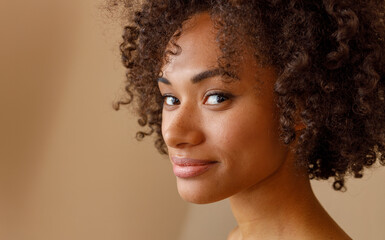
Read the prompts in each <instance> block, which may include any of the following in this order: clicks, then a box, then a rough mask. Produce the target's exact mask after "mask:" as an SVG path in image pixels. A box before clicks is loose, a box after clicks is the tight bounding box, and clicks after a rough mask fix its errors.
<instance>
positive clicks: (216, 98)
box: [204, 93, 231, 105]
mask: <svg viewBox="0 0 385 240" xmlns="http://www.w3.org/2000/svg"><path fill="white" fill-rule="evenodd" d="M230 98H231V96H230V95H229V94H225V93H211V94H210V95H208V96H207V97H206V98H205V102H204V104H208V105H216V104H220V103H222V102H224V101H227V100H229V99H230Z"/></svg>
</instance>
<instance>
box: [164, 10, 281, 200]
mask: <svg viewBox="0 0 385 240" xmlns="http://www.w3.org/2000/svg"><path fill="white" fill-rule="evenodd" d="M177 44H178V45H179V46H180V47H181V48H182V52H181V54H180V55H177V56H170V62H169V63H168V64H166V65H164V66H163V68H162V72H163V78H160V79H159V81H158V82H159V83H158V84H159V89H160V91H161V93H162V95H163V96H165V99H164V107H163V116H162V134H163V137H164V140H165V143H166V145H167V147H168V151H169V157H170V160H171V163H172V166H173V170H174V173H175V175H176V179H177V186H178V191H179V194H180V195H181V197H182V198H183V199H185V200H186V201H190V202H194V203H209V202H214V201H218V200H221V199H224V198H227V197H230V196H232V195H234V194H237V193H239V192H242V191H247V190H248V189H250V188H251V187H255V186H257V185H260V184H263V182H264V180H266V179H268V178H269V177H271V176H273V175H274V174H275V172H276V171H277V170H278V168H279V167H280V166H281V165H282V164H283V163H284V162H285V160H286V158H287V152H288V150H287V148H286V147H285V146H284V145H283V144H282V143H281V142H280V140H279V138H278V120H277V119H276V115H277V112H276V110H277V109H276V105H275V103H274V98H273V83H274V81H275V79H276V75H275V72H274V70H273V69H271V68H260V67H258V65H257V63H256V61H255V60H254V58H253V57H252V56H251V55H245V56H244V60H243V62H241V64H240V69H239V70H240V71H239V78H240V80H235V81H231V82H224V81H223V80H224V79H223V77H221V75H220V74H218V71H216V70H215V69H216V67H217V66H218V65H217V59H218V57H219V56H220V51H219V48H218V45H217V43H216V42H215V29H214V28H213V24H212V21H211V19H210V16H209V14H208V13H200V14H197V15H195V16H194V17H193V18H192V19H190V20H188V21H187V22H186V23H185V25H184V31H183V33H182V35H181V37H180V38H179V39H178V40H177ZM202 73H203V74H202ZM256 76H257V77H258V79H257V78H256Z"/></svg>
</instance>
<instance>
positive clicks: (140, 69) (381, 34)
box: [110, 0, 385, 190]
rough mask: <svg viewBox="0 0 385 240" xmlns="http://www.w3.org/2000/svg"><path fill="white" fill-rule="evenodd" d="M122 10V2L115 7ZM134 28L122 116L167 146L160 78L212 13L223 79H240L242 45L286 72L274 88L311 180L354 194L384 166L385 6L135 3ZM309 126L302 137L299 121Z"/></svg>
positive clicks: (318, 0)
mask: <svg viewBox="0 0 385 240" xmlns="http://www.w3.org/2000/svg"><path fill="white" fill-rule="evenodd" d="M110 4H116V0H115V1H113V2H110ZM125 8H126V10H127V11H128V13H129V16H131V17H132V21H131V22H130V23H129V24H128V25H126V26H125V27H124V32H123V42H122V43H121V45H120V50H121V56H122V62H123V64H124V66H125V67H126V68H127V74H126V76H127V80H126V83H125V94H124V95H123V96H122V98H121V99H120V100H118V101H117V102H115V103H114V108H115V109H116V110H118V109H119V107H120V106H121V105H126V104H130V103H131V104H133V106H134V107H135V110H136V112H137V113H138V115H139V120H138V123H139V125H140V126H142V127H147V128H148V130H144V131H139V132H138V133H137V139H138V140H141V139H143V138H144V137H145V136H148V135H152V134H153V133H156V135H157V137H156V140H155V146H156V147H157V149H158V150H159V151H160V152H161V153H163V154H167V148H166V145H165V142H164V140H163V138H162V133H161V120H162V104H163V100H162V97H161V95H160V92H159V89H158V84H157V81H156V79H157V78H158V77H159V74H161V67H162V60H164V59H165V58H166V56H167V55H168V54H174V55H175V54H178V51H179V50H180V49H178V48H177V51H176V52H175V51H170V50H166V49H167V45H168V43H169V42H171V43H172V44H173V45H174V46H176V47H178V46H177V44H176V43H175V40H176V39H177V38H178V37H179V36H180V35H181V33H182V23H183V22H184V21H186V20H188V19H189V18H191V17H192V16H193V15H194V14H196V13H199V12H203V11H207V12H209V13H210V14H211V16H212V19H213V21H214V24H215V26H216V28H217V29H218V35H217V38H216V40H217V42H218V44H219V46H220V50H221V52H222V56H221V57H220V58H219V59H218V64H219V66H220V68H221V69H222V70H224V71H223V72H224V73H227V74H231V73H232V72H233V71H236V63H237V61H236V60H237V59H239V58H240V57H241V56H240V55H241V51H239V50H240V49H239V47H240V46H241V45H242V44H244V43H246V44H248V45H249V46H250V47H252V50H253V53H254V56H255V58H256V59H257V60H258V61H259V62H260V63H261V64H262V65H269V66H273V67H274V68H275V69H276V71H277V74H278V78H277V80H276V82H275V85H274V93H275V94H276V97H277V107H278V109H279V111H280V115H279V118H280V119H279V120H280V132H281V134H280V137H281V140H282V141H283V142H284V143H285V144H287V145H290V143H292V142H293V141H294V140H295V139H296V138H297V144H296V147H295V149H294V150H295V154H296V164H297V165H299V166H304V167H306V166H307V169H308V174H309V178H310V179H328V178H329V177H334V184H333V188H334V189H335V190H345V189H346V188H345V176H347V174H349V175H353V176H354V177H356V178H360V177H362V176H363V170H364V168H366V167H369V166H371V165H373V164H374V163H375V162H376V161H377V160H378V161H379V162H380V163H381V164H382V165H385V103H384V88H385V73H384V70H385V44H384V41H385V23H384V13H385V3H384V1H380V0H362V1H354V0H340V1H337V0H314V1H306V0H290V1H284V0H258V1H257V0H250V1H246V0H151V1H149V0H147V1H142V3H140V4H139V8H137V9H135V10H134V7H133V6H132V4H131V6H129V5H126V6H125ZM297 115H299V116H300V118H301V120H302V122H303V123H304V125H305V126H306V128H304V129H303V130H301V131H299V132H298V131H297V132H296V131H295V129H294V124H295V120H296V116H297Z"/></svg>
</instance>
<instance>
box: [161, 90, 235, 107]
mask: <svg viewBox="0 0 385 240" xmlns="http://www.w3.org/2000/svg"><path fill="white" fill-rule="evenodd" d="M212 96H218V97H220V98H222V99H224V100H222V101H221V102H219V103H218V104H208V105H219V104H221V103H223V102H225V101H228V100H230V99H231V98H232V97H233V95H232V94H230V93H224V92H211V93H209V94H207V95H206V96H205V101H204V102H205V103H206V102H207V100H208V99H209V98H210V97H212ZM162 97H163V104H165V105H167V106H175V105H177V104H173V105H169V104H166V100H167V98H169V97H170V98H173V99H174V100H175V99H176V100H177V101H178V102H179V104H180V101H179V99H178V98H176V97H174V96H172V95H170V94H165V95H163V96H162Z"/></svg>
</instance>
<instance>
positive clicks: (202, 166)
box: [171, 157, 218, 178]
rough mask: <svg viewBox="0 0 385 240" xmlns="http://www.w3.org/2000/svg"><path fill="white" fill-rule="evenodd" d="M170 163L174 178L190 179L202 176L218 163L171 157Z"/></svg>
mask: <svg viewBox="0 0 385 240" xmlns="http://www.w3.org/2000/svg"><path fill="white" fill-rule="evenodd" d="M171 161H172V163H173V171H174V174H175V176H177V177H180V178H192V177H196V176H199V175H202V174H203V173H205V172H206V171H207V170H209V169H210V168H212V167H213V166H214V165H215V164H216V163H218V162H217V161H208V160H200V159H192V158H179V157H171Z"/></svg>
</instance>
